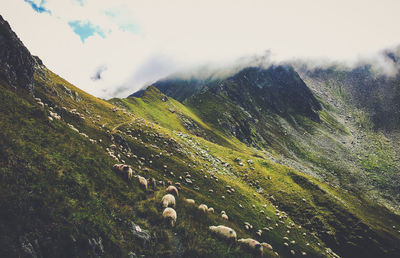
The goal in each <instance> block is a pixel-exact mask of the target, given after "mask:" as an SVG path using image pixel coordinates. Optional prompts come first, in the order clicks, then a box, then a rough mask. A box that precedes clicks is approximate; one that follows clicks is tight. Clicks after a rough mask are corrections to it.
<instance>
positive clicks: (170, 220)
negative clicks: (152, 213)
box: [162, 208, 177, 227]
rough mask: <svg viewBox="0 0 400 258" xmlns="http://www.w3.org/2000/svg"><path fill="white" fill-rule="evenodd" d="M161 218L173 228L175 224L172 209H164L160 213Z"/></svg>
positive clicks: (174, 214) (174, 215) (174, 212)
mask: <svg viewBox="0 0 400 258" xmlns="http://www.w3.org/2000/svg"><path fill="white" fill-rule="evenodd" d="M162 216H163V218H164V219H165V220H166V221H167V222H168V224H170V225H171V227H174V226H175V223H176V218H177V216H176V211H175V210H174V209H172V208H165V210H164V211H163V213H162Z"/></svg>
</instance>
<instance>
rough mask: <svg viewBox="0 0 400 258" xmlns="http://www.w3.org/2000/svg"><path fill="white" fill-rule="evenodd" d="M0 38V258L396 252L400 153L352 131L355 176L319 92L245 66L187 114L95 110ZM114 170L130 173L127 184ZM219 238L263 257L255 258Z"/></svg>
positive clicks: (11, 40)
mask: <svg viewBox="0 0 400 258" xmlns="http://www.w3.org/2000/svg"><path fill="white" fill-rule="evenodd" d="M0 32H1V34H0V40H1V42H0V43H1V44H2V45H1V46H5V47H4V48H2V49H1V50H0V51H1V54H2V56H1V57H0V61H1V63H0V67H1V79H0V179H1V180H0V231H1V232H2V234H1V235H0V256H1V257H55V256H61V257H137V256H144V257H239V256H240V257H254V256H261V255H262V256H263V257H277V256H282V257H292V256H310V257H337V256H338V255H340V256H343V257H396V256H398V254H399V253H400V249H399V246H398V242H399V240H400V234H399V232H398V230H399V227H400V216H399V215H397V214H396V209H395V208H394V207H390V205H389V204H390V202H389V201H388V200H387V201H386V202H385V201H382V200H383V199H384V197H382V196H381V195H382V193H384V192H385V191H393V192H394V191H396V188H394V189H391V188H390V187H389V183H388V182H386V181H385V180H387V178H388V177H387V176H388V175H389V174H391V173H392V172H391V171H392V170H390V169H392V164H395V163H393V162H395V161H394V159H395V156H396V155H397V153H398V152H396V151H395V150H393V151H392V150H391V148H392V147H393V148H394V147H395V146H396V145H395V144H396V143H395V142H394V141H392V140H391V139H390V138H387V137H386V136H385V135H384V134H382V133H380V132H376V131H374V130H373V129H371V128H370V127H365V128H364V127H362V129H357V133H356V135H355V136H352V137H357V136H358V135H361V134H365V135H366V136H365V137H362V139H360V143H359V145H357V146H356V147H354V148H357V151H358V150H359V151H361V150H365V151H368V153H369V155H371V156H368V157H371V160H370V159H369V158H365V157H364V156H362V157H361V158H362V160H361V161H360V162H359V163H360V164H361V165H363V166H365V168H364V167H362V166H361V165H360V166H361V167H357V166H356V164H357V163H356V162H355V161H354V160H353V158H354V156H355V155H358V152H356V153H354V154H352V151H355V149H352V148H353V147H352V148H351V146H352V145H351V144H350V143H349V142H347V141H348V140H350V134H353V133H351V131H350V130H353V129H354V130H355V128H358V127H357V126H358V124H357V123H358V122H357V121H358V120H357V121H355V118H354V120H353V117H352V118H351V119H350V118H349V119H348V120H345V119H344V114H342V113H341V112H342V108H343V107H344V106H343V107H342V106H341V105H342V103H339V104H338V107H335V106H334V104H329V103H330V102H325V101H327V100H329V99H328V97H331V96H333V95H330V94H331V91H329V90H326V89H325V88H322V87H323V86H326V85H325V84H323V85H321V84H318V83H319V81H318V78H315V77H313V76H311V75H307V74H304V73H302V72H301V71H296V69H294V68H291V67H287V66H277V67H271V68H267V69H265V68H257V67H249V68H247V69H244V70H242V71H240V72H239V73H237V74H235V75H233V76H231V77H227V78H225V79H220V80H219V81H218V82H217V81H214V80H211V81H207V83H206V84H207V85H203V83H199V84H197V83H195V88H196V90H191V89H190V90H189V92H190V94H187V95H182V96H181V97H180V99H181V102H180V101H177V100H175V99H174V97H172V96H167V95H165V94H163V93H162V92H161V91H160V90H159V89H157V88H156V87H152V86H151V87H148V88H147V89H146V90H144V91H143V92H142V93H141V94H140V97H128V98H125V99H112V100H110V101H104V100H101V99H98V98H96V97H94V96H91V95H90V94H88V93H86V92H84V91H82V90H80V89H79V88H77V87H75V86H73V85H71V84H70V83H68V82H67V81H65V80H64V79H62V78H61V77H59V76H58V75H56V74H54V73H52V72H51V71H50V70H49V69H48V68H46V67H45V66H44V65H43V63H42V62H40V60H39V59H38V58H36V57H33V56H32V55H31V54H30V53H29V51H27V49H26V48H25V47H24V46H23V44H22V43H21V42H20V40H19V39H18V38H17V37H16V36H15V34H14V33H13V32H12V31H11V28H10V26H9V25H8V24H7V23H6V22H5V21H3V20H2V22H1V23H0ZM184 84H185V83H183V82H182V85H184ZM185 85H187V86H185V87H189V88H190V85H192V84H190V83H188V84H185ZM203 86H204V87H203ZM168 87H170V86H168ZM318 89H320V90H322V89H324V91H321V92H319V91H318ZM239 90H243V93H244V94H245V95H244V96H241V95H240V94H239V93H240V91H239ZM332 92H336V88H332ZM323 94H327V95H328V97H324V98H323ZM332 94H333V93H332ZM324 100H325V101H324ZM345 103H347V102H344V101H343V105H344V104H345ZM347 104H348V103H347ZM349 105H350V106H349V107H351V108H354V112H356V111H357V110H358V109H357V107H353V105H351V103H350V104H349ZM346 107H347V106H346ZM359 112H361V111H359ZM360 114H361V113H360ZM363 114H365V113H363ZM345 115H346V117H347V116H348V114H345ZM360 117H361V116H360ZM345 121H347V122H345ZM360 122H361V121H360ZM362 125H364V124H362ZM358 131H359V132H358ZM364 138H366V139H365V140H364ZM344 139H346V144H343V143H342V141H343V140H344ZM357 139H358V138H357ZM367 140H368V141H367ZM372 143H376V145H375V144H372ZM378 143H379V144H378ZM357 144H358V143H357ZM366 146H369V147H370V148H367V147H366ZM375 146H376V147H375ZM378 150H379V151H381V152H382V153H380V152H378ZM390 151H392V152H390ZM389 152H390V153H389ZM389 154H390V155H393V159H392V157H391V156H390V155H389ZM389 156H390V157H391V160H389V158H388V157H389ZM372 157H373V159H372ZM339 158H340V161H342V162H343V164H341V166H339V165H337V164H334V163H335V162H337V160H338V159H339ZM383 158H386V159H387V160H385V162H384V163H382V159H383ZM116 164H126V165H129V166H130V168H131V169H132V174H133V176H132V178H131V179H129V176H127V175H129V174H125V173H124V171H125V172H126V171H129V169H126V170H122V171H119V170H118V169H116V168H115V165H116ZM335 165H336V166H335ZM374 166H377V171H378V170H379V171H380V169H381V168H386V169H387V170H386V171H385V173H388V175H381V174H379V175H378V176H379V177H380V178H382V180H383V181H382V182H383V183H382V184H381V185H380V187H382V189H378V188H376V187H375V186H374V187H372V188H370V189H366V188H365V187H364V188H363V185H362V184H361V183H362V182H365V181H362V179H363V178H364V177H365V176H366V175H369V174H366V173H367V172H368V171H369V170H366V168H368V167H370V168H374ZM353 167H354V168H353ZM339 168H340V169H339ZM347 169H348V170H347ZM369 173H372V172H369ZM144 179H146V181H144ZM357 180H359V181H357ZM143 182H148V185H147V188H146V187H145V186H144V185H143V184H142V183H143ZM169 183H172V184H173V185H175V186H176V187H177V188H178V189H179V196H177V197H175V198H176V207H175V210H176V213H177V219H176V225H175V226H174V227H171V225H170V223H167V222H168V221H166V220H165V219H164V218H163V216H162V213H163V208H162V205H161V199H162V197H163V196H164V195H165V194H166V187H167V185H168V184H169ZM351 185H353V186H354V187H353V188H351V187H350V186H351ZM366 190H368V191H366ZM397 190H398V189H397ZM363 191H364V192H363ZM370 193H376V198H372V197H373V196H371V195H370ZM393 196H394V197H393V198H398V197H396V196H395V195H393ZM187 199H193V200H194V201H195V205H194V204H193V203H191V202H188V201H187ZM386 199H387V198H386ZM386 199H385V200H386ZM396 200H397V199H396ZM200 204H206V205H207V206H208V207H212V208H213V209H210V211H206V212H204V211H202V210H200V209H199V208H198V206H199V205H200ZM212 211H214V212H212ZM222 211H224V212H225V214H226V215H227V217H228V220H226V218H224V217H222V216H221V212H222ZM213 225H214V226H215V225H225V226H227V227H229V228H231V229H232V230H234V231H235V232H236V234H237V237H238V239H240V238H253V239H256V240H258V241H259V242H260V243H262V242H265V243H268V244H270V245H271V248H270V247H269V245H266V244H265V245H264V246H263V248H262V254H261V253H259V252H258V253H257V252H256V251H254V250H251V249H249V248H246V247H244V246H241V245H240V244H239V242H237V241H227V240H225V239H224V238H223V237H221V236H218V235H216V234H213V233H212V232H211V231H210V229H209V227H210V226H213ZM271 249H272V250H271Z"/></svg>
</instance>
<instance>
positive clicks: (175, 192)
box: [167, 185, 179, 197]
mask: <svg viewBox="0 0 400 258" xmlns="http://www.w3.org/2000/svg"><path fill="white" fill-rule="evenodd" d="M167 193H170V194H173V195H175V196H176V197H178V196H179V192H178V189H177V188H176V187H175V186H173V185H170V186H168V187H167Z"/></svg>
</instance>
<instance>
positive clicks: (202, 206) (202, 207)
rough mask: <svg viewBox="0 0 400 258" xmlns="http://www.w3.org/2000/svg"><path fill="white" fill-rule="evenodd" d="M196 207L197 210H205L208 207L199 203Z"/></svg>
mask: <svg viewBox="0 0 400 258" xmlns="http://www.w3.org/2000/svg"><path fill="white" fill-rule="evenodd" d="M198 208H199V210H202V211H203V212H207V211H208V207H207V205H205V204H200V205H199V207H198Z"/></svg>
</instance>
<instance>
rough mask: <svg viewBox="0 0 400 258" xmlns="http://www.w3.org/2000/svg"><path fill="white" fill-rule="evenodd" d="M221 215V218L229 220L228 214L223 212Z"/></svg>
mask: <svg viewBox="0 0 400 258" xmlns="http://www.w3.org/2000/svg"><path fill="white" fill-rule="evenodd" d="M221 217H222V218H223V219H226V220H229V218H228V215H226V214H225V213H224V214H222V215H221Z"/></svg>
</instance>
